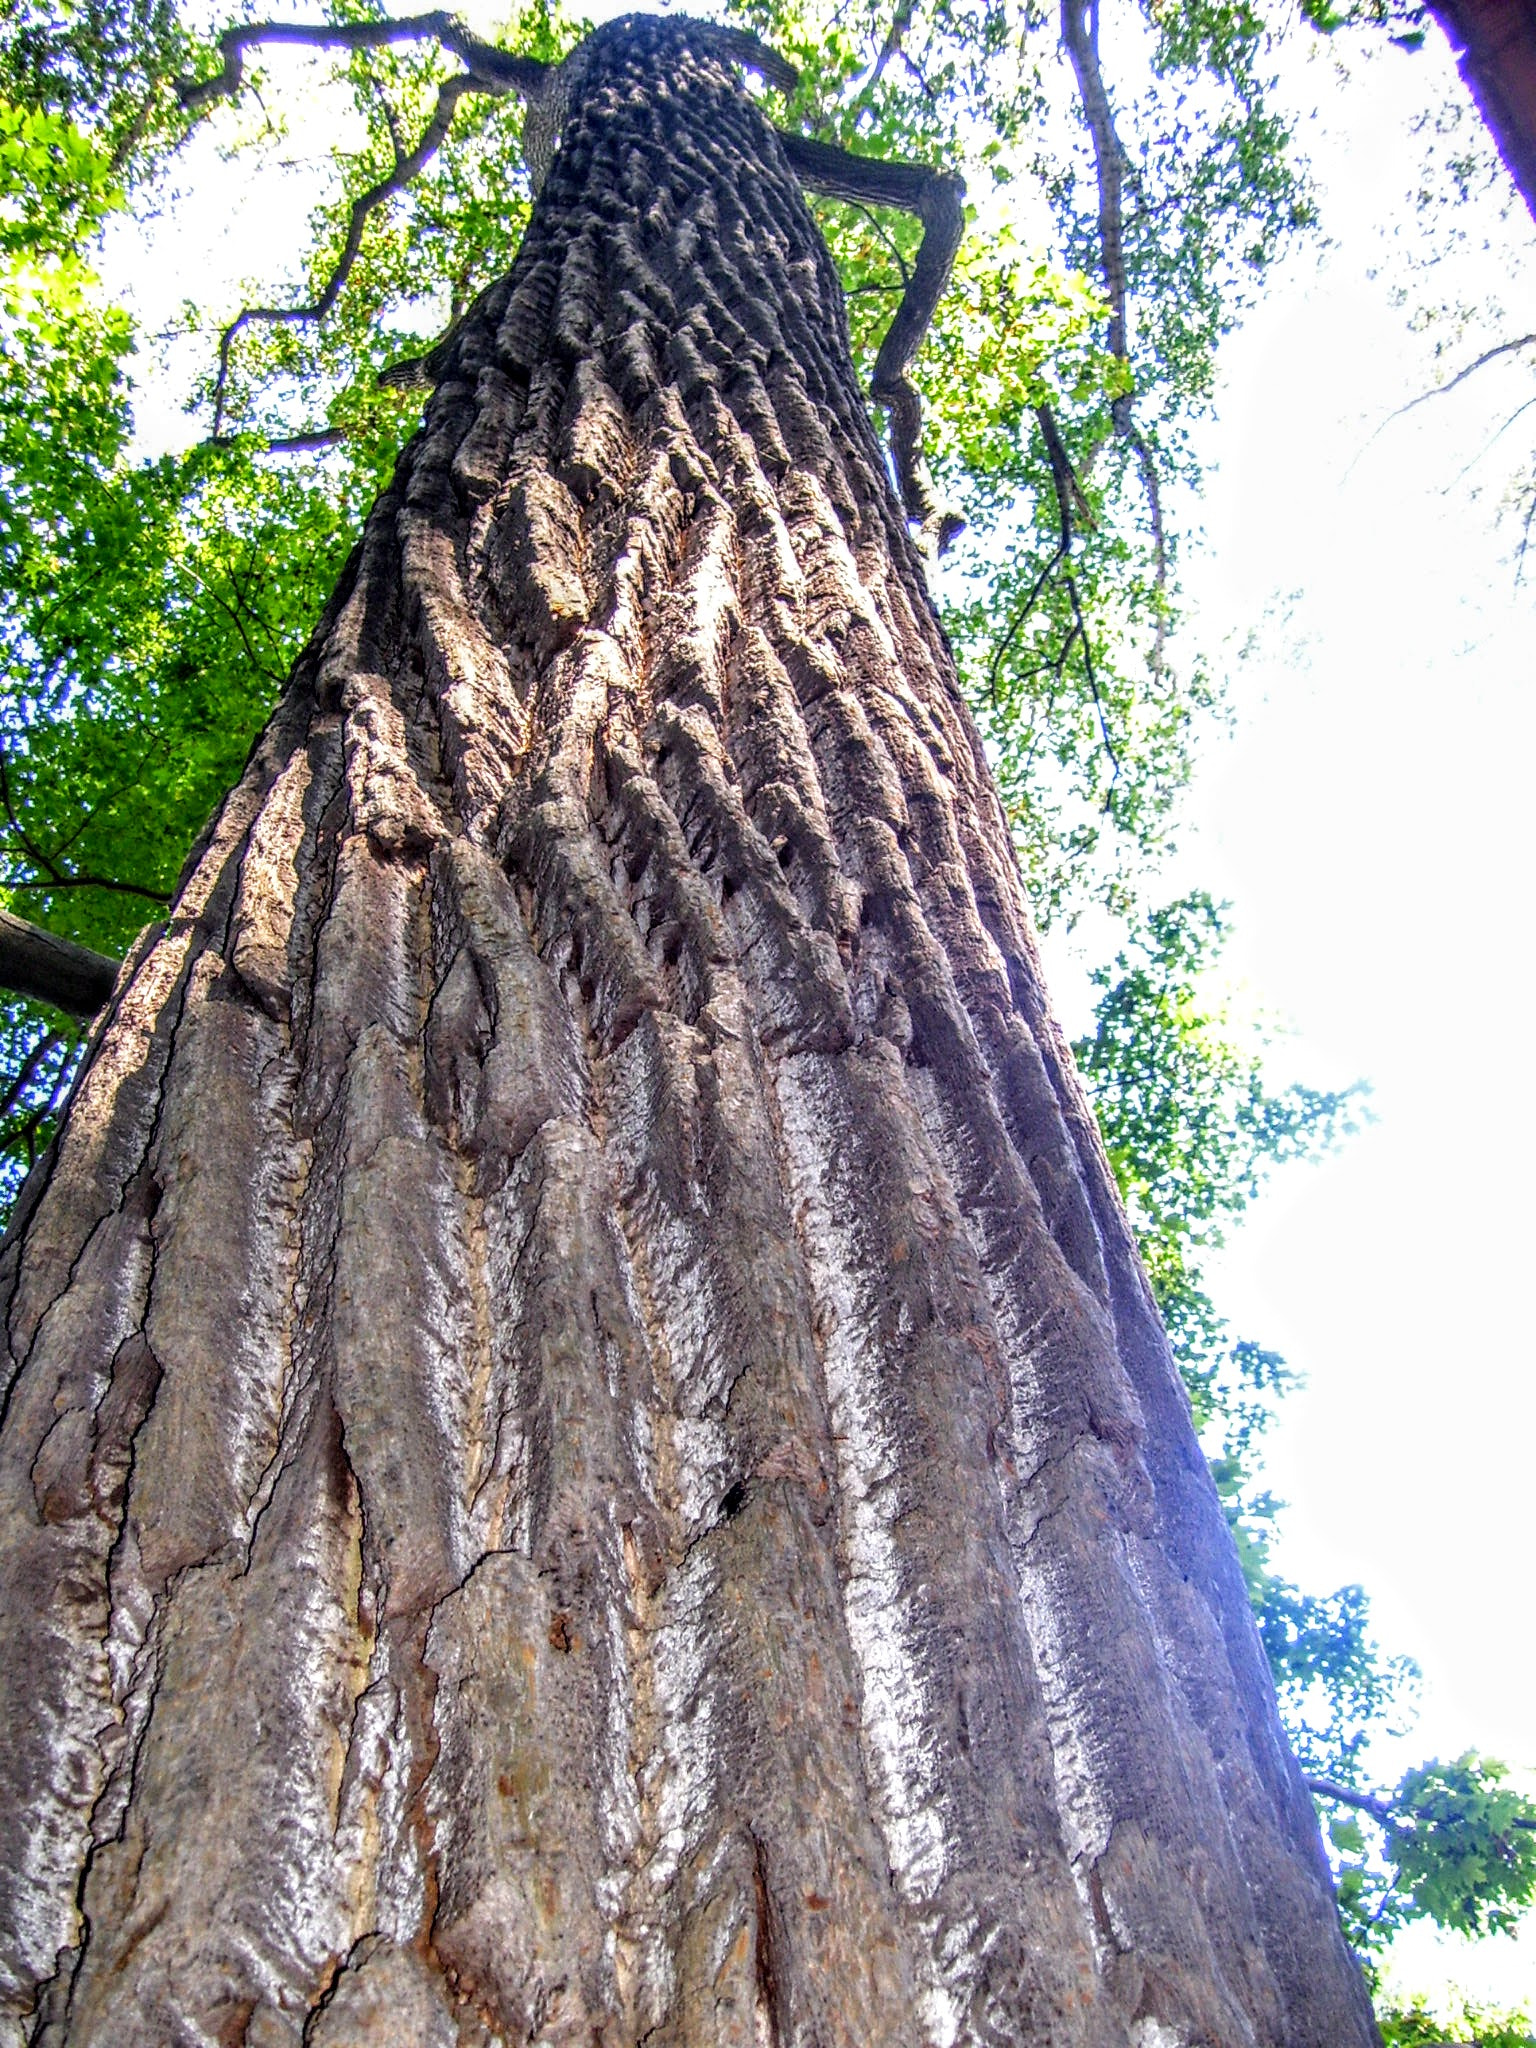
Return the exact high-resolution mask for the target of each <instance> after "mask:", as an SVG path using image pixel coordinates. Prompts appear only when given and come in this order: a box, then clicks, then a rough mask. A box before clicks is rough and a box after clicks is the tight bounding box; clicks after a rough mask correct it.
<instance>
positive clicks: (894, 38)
mask: <svg viewBox="0 0 1536 2048" xmlns="http://www.w3.org/2000/svg"><path fill="white" fill-rule="evenodd" d="M916 5H917V0H896V12H895V13H894V14H893V15H892V16H891V25H890V27H889V28H888V29H887V30H886V33H885V41H884V42H883V43H882V44H881V46H880V54H879V56H878V57H877V58H876V59H875V68H874V70H873V71H871V72H870V74H869V79H868V82H867V83H866V85H865V87H864V90H865V91H866V92H872V91H873V90H874V88H875V87H876V86H877V85H878V84H879V83H880V80H881V78H882V76H883V75H884V72H885V67H886V65H887V64H889V63H890V61H891V59H892V58H893V57H894V56H896V55H897V54H898V52H899V51H900V49H901V45H902V42H903V40H904V38H905V36H906V33H907V30H908V29H909V28H910V27H911V26H912V15H913V12H914V10H915V8H916Z"/></svg>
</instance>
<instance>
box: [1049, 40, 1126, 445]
mask: <svg viewBox="0 0 1536 2048" xmlns="http://www.w3.org/2000/svg"><path fill="white" fill-rule="evenodd" d="M1092 7H1093V0H1061V40H1062V41H1063V42H1064V43H1065V44H1066V46H1067V55H1068V57H1069V58H1070V59H1071V61H1072V71H1073V75H1074V76H1075V78H1076V79H1077V96H1078V100H1079V101H1080V103H1081V105H1082V109H1083V118H1084V120H1085V121H1086V122H1087V123H1088V135H1089V139H1090V141H1091V142H1092V144H1093V168H1094V176H1095V178H1096V180H1097V183H1098V188H1099V260H1100V262H1101V263H1102V264H1103V266H1104V290H1105V292H1106V294H1107V295H1108V298H1109V352H1110V354H1111V355H1114V356H1118V357H1119V358H1120V360H1121V362H1126V361H1127V360H1128V359H1129V356H1130V346H1129V340H1130V330H1129V322H1128V320H1127V318H1126V303H1125V301H1126V279H1125V243H1124V236H1123V227H1122V220H1123V213H1122V199H1121V195H1122V192H1123V190H1124V178H1125V152H1124V150H1123V149H1122V148H1121V146H1120V137H1119V136H1118V135H1117V134H1116V132H1115V117H1114V114H1113V111H1112V110H1111V108H1110V104H1109V94H1108V93H1107V92H1106V91H1105V90H1104V74H1103V73H1102V71H1100V69H1099V39H1098V32H1097V28H1096V25H1095V22H1094V18H1093V13H1092ZM1115 404H1116V406H1124V407H1126V408H1127V409H1128V408H1129V405H1130V395H1129V393H1126V394H1125V395H1124V396H1123V397H1121V398H1117V399H1116V400H1115ZM1115 424H1116V426H1118V425H1119V424H1120V421H1119V417H1118V415H1117V416H1116V419H1115Z"/></svg>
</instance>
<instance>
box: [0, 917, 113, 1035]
mask: <svg viewBox="0 0 1536 2048" xmlns="http://www.w3.org/2000/svg"><path fill="white" fill-rule="evenodd" d="M119 964H120V963H119V962H118V961H116V960H109V959H108V958H107V956H106V954H105V953H93V952H92V951H91V949H90V947H89V946H77V945H76V944H75V942H74V940H73V939H61V938H60V937H59V936H58V934H57V933H56V932H47V931H44V930H43V928H42V926H41V925H36V924H28V923H27V921H26V919H25V918H23V917H12V915H11V913H10V912H9V911H8V910H0V988H8V989H14V990H15V992H16V994H17V995H22V996H32V997H34V998H35V999H36V1000H37V1001H38V1002H42V1003H52V1004H53V1006H54V1008H55V1009H56V1010H67V1011H68V1013H69V1014H70V1016H72V1017H81V1018H84V1019H85V1020H86V1021H87V1022H89V1021H90V1019H91V1018H92V1017H94V1016H95V1015H96V1013H97V1011H98V1010H100V1009H101V1008H102V1007H103V1006H104V1005H105V1003H106V1001H107V999H108V997H109V996H110V995H111V993H112V987H113V984H114V983H115V982H116V980H117V970H118V966H119Z"/></svg>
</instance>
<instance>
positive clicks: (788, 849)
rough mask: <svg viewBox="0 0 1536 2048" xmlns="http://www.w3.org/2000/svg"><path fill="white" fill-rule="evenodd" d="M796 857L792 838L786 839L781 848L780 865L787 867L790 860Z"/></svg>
mask: <svg viewBox="0 0 1536 2048" xmlns="http://www.w3.org/2000/svg"><path fill="white" fill-rule="evenodd" d="M794 857H795V849H794V845H793V843H792V842H791V841H790V840H788V839H786V840H785V842H784V844H783V845H782V846H781V847H780V848H779V866H780V867H781V868H787V867H788V866H789V864H790V862H791V861H792V860H793V859H794Z"/></svg>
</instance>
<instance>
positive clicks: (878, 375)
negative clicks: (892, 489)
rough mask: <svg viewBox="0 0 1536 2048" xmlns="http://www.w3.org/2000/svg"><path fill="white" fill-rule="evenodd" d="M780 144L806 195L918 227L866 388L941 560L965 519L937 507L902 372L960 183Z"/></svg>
mask: <svg viewBox="0 0 1536 2048" xmlns="http://www.w3.org/2000/svg"><path fill="white" fill-rule="evenodd" d="M779 140H780V142H782V144H783V145H784V154H785V156H786V157H787V158H788V159H789V164H790V168H791V169H792V170H793V171H794V173H795V175H796V176H797V177H798V178H799V180H800V182H801V184H802V185H804V186H806V187H807V188H808V189H809V190H810V191H812V192H821V193H824V194H825V195H826V196H827V197H828V198H829V199H844V200H847V201H849V202H850V203H852V204H853V205H855V206H862V205H870V206H897V207H900V208H901V209H902V211H903V212H906V213H915V214H916V215H917V216H918V218H919V219H920V220H921V221H922V223H923V239H922V243H921V245H920V247H919V248H918V252H917V261H916V262H915V263H914V264H913V266H912V275H911V277H910V279H909V280H908V282H907V288H906V291H905V292H904V293H903V294H902V300H901V304H900V305H899V306H898V307H897V308H896V316H895V318H894V319H893V320H892V322H891V324H890V326H889V327H888V328H887V329H886V332H885V339H884V340H883V341H882V342H881V344H880V353H879V355H878V356H876V358H875V374H874V376H873V378H872V379H871V380H870V387H869V389H870V396H871V397H872V398H873V399H874V400H875V402H876V404H878V405H883V406H884V407H885V408H886V410H887V412H888V413H889V414H890V420H891V461H892V464H893V466H894V468H895V471H896V482H897V485H898V487H899V488H900V491H901V501H902V504H903V505H904V506H905V508H906V511H907V516H908V517H909V518H910V519H912V520H914V521H916V522H917V524H918V525H919V527H920V530H921V532H922V534H923V537H924V539H925V541H927V542H929V543H930V544H931V545H932V546H933V547H934V548H935V550H936V551H937V552H938V553H940V554H942V553H943V551H944V549H945V548H947V547H948V546H949V543H950V542H951V541H952V540H953V539H954V537H955V535H956V534H957V533H959V531H960V529H961V527H962V526H963V524H964V521H963V520H962V519H961V518H960V516H959V514H958V513H956V512H954V511H952V510H949V509H947V508H946V507H944V506H942V505H941V504H940V503H939V500H938V496H937V494H936V493H935V491H934V488H933V479H932V477H931V476H930V475H929V473H928V465H927V463H926V462H925V461H924V460H923V408H922V401H921V400H920V399H919V397H918V395H917V390H916V387H915V386H914V384H913V383H912V380H911V378H910V377H909V376H908V375H907V371H908V369H909V368H910V367H911V363H912V359H913V357H914V356H915V355H916V354H917V351H918V349H919V348H920V347H921V345H922V340H923V336H924V335H925V334H926V333H927V331H928V328H929V325H930V323H931V321H932V319H933V316H934V313H935V311H936V310H937V308H938V303H939V300H940V299H941V298H942V297H943V295H944V288H945V286H946V285H947V284H948V283H949V278H950V273H951V271H952V270H953V269H954V267H955V255H956V252H957V251H958V249H959V247H960V241H961V237H962V236H963V235H964V233H965V180H964V179H963V178H960V177H958V176H957V175H956V174H955V173H954V172H953V171H935V170H930V169H929V167H928V166H927V165H926V164H912V163H899V162H892V161H891V160H889V159H888V158H885V157H867V156H853V155H851V154H850V153H849V152H848V151H847V150H845V149H838V148H836V147H835V146H834V145H833V144H831V143H828V142H817V141H815V140H814V139H813V138H812V137H810V136H808V135H786V134H784V133H783V131H782V130H781V131H780V134H779Z"/></svg>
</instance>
